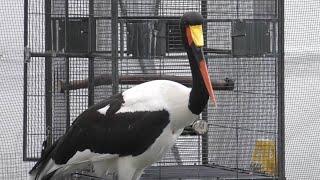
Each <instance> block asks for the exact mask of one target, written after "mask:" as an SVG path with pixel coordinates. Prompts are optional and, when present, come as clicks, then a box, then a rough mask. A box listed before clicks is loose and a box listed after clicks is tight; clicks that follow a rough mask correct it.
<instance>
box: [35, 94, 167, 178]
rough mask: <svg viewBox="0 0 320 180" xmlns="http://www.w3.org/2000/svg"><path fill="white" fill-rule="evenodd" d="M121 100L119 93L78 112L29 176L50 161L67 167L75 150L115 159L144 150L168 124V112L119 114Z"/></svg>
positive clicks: (122, 100) (124, 112)
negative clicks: (68, 127)
mask: <svg viewBox="0 0 320 180" xmlns="http://www.w3.org/2000/svg"><path fill="white" fill-rule="evenodd" d="M124 101H125V100H124V99H123V96H122V94H118V95H115V96H112V97H110V98H109V99H107V100H105V101H102V102H100V103H98V104H96V105H94V106H91V107H90V108H89V109H87V110H86V111H84V112H83V113H81V114H80V115H79V116H78V117H77V119H76V120H75V121H74V123H73V124H72V126H71V127H70V129H69V130H68V131H67V132H66V134H65V135H64V136H62V137H61V138H60V139H59V140H58V141H57V142H56V143H54V144H53V145H52V146H51V147H50V148H49V149H48V150H47V151H46V152H45V154H44V156H43V157H42V158H41V159H40V161H39V162H38V163H37V164H36V165H35V166H34V167H33V169H32V170H31V171H30V173H32V171H34V170H36V169H39V168H40V169H41V168H43V167H42V166H45V164H46V163H47V162H48V161H49V160H50V159H53V160H54V161H55V163H56V164H66V163H68V161H69V160H70V159H71V158H74V156H75V154H76V153H77V152H78V151H79V152H82V151H85V150H90V152H93V153H98V154H102V155H103V154H112V155H118V156H126V155H132V156H137V155H139V154H142V153H143V152H144V151H146V150H147V149H148V148H149V147H150V146H151V145H152V143H154V142H155V140H156V139H157V137H158V136H159V135H160V134H161V133H162V131H163V129H164V128H165V127H166V126H167V125H168V124H169V113H168V112H167V111H166V110H159V111H148V109H146V110H145V111H135V112H133V111H128V112H126V111H122V112H120V111H119V110H120V109H121V108H122V105H123V104H124ZM118 111H119V112H120V113H117V112H118ZM73 163H75V162H73Z"/></svg>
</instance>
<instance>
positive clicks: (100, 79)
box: [58, 74, 234, 93]
mask: <svg viewBox="0 0 320 180" xmlns="http://www.w3.org/2000/svg"><path fill="white" fill-rule="evenodd" d="M161 79H162V80H171V81H175V82H178V83H181V84H183V85H185V86H188V87H191V85H192V78H191V77H190V76H169V75H153V74H152V75H150V74H148V75H120V76H119V84H127V85H137V84H141V83H144V82H147V81H151V80H161ZM93 83H94V86H102V85H111V84H112V76H111V74H104V75H100V76H96V77H95V78H94V82H93ZM211 83H212V87H213V89H214V90H233V89H234V81H233V80H231V79H228V78H226V79H224V80H213V81H211ZM88 86H89V80H88V79H84V80H74V81H70V82H69V88H68V89H69V90H77V89H84V88H88ZM65 90H67V83H66V81H59V83H58V91H59V92H61V93H63V92H64V91H65Z"/></svg>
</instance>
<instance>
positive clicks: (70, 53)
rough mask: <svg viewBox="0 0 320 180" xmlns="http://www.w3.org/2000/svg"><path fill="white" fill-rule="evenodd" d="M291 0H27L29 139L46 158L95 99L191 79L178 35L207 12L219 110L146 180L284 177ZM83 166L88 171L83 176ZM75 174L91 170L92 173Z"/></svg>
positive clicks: (29, 150)
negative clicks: (191, 18) (191, 17)
mask: <svg viewBox="0 0 320 180" xmlns="http://www.w3.org/2000/svg"><path fill="white" fill-rule="evenodd" d="M282 8H283V1H281V0H280V1H277V0H173V1H172V0H119V1H110V0H25V66H24V82H25V84H24V141H23V142H24V144H23V149H24V151H23V157H24V160H26V161H33V160H37V159H39V157H40V156H41V150H42V148H43V147H48V146H50V145H51V144H52V143H53V142H54V141H55V140H57V139H58V138H59V137H60V136H61V135H63V134H64V132H65V131H66V130H67V129H68V128H69V127H70V124H71V123H72V121H73V120H74V119H75V118H76V117H77V115H79V114H80V113H81V112H82V111H83V110H85V109H86V108H88V106H90V105H92V104H94V103H95V102H99V101H101V100H102V99H103V98H106V97H108V96H111V95H112V94H116V93H118V92H121V91H124V90H126V89H128V88H130V87H132V86H134V85H136V84H140V83H142V82H145V81H149V80H153V79H170V80H174V81H178V82H181V83H183V84H185V85H191V79H190V75H191V72H190V68H189V64H188V60H187V57H186V53H185V52H184V51H183V48H182V46H181V42H180V37H179V33H180V30H179V26H178V23H179V19H180V17H181V15H182V14H183V13H184V12H186V11H197V12H200V13H201V14H202V15H203V17H204V18H205V24H204V32H205V56H206V59H207V61H208V63H207V64H208V68H209V72H210V73H211V78H212V79H214V88H215V89H216V94H217V101H218V108H214V107H213V106H212V105H211V104H210V103H209V104H208V106H207V108H206V109H205V111H204V112H203V113H202V114H201V116H200V117H199V118H200V119H202V120H205V121H207V122H208V124H209V131H208V133H207V134H205V135H197V134H196V133H194V132H193V131H192V130H190V128H186V129H185V131H184V133H183V135H182V136H181V137H180V138H179V139H178V140H177V142H176V145H175V146H174V147H173V148H172V150H171V152H168V153H167V155H166V156H165V157H164V158H163V159H162V160H161V161H160V162H157V163H156V164H155V165H154V166H152V167H150V168H149V169H147V170H146V171H145V173H144V175H143V176H142V179H174V178H181V179H184V178H199V179H200V178H202V179H205V178H208V179H212V178H220V179H278V178H280V179H281V178H283V177H284V146H283V144H284V133H283V129H284V124H283V122H284V117H283V110H284V107H283V40H282V38H283V9H282ZM79 172H80V173H79ZM79 172H77V173H75V174H76V175H72V176H73V177H74V179H77V178H79V177H82V176H83V177H85V176H87V175H88V174H90V171H88V172H87V171H81V170H79Z"/></svg>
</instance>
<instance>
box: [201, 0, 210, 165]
mask: <svg viewBox="0 0 320 180" xmlns="http://www.w3.org/2000/svg"><path fill="white" fill-rule="evenodd" d="M201 15H202V16H203V19H204V20H206V19H207V18H208V12H207V1H201ZM203 26H204V28H203V29H204V31H207V29H208V26H207V22H206V21H205V22H204V23H203ZM203 33H204V34H207V33H205V32H203ZM204 43H205V44H204V46H205V47H206V46H207V43H208V42H207V36H204ZM204 55H207V53H204ZM207 65H209V63H207ZM202 120H204V121H208V107H206V108H205V109H204V110H203V112H202ZM208 140H209V137H208V134H207V133H206V134H204V135H202V142H201V146H202V152H201V153H202V164H203V165H207V164H209V160H208V156H209V143H208Z"/></svg>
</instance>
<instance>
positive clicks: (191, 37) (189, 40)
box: [180, 12, 216, 106]
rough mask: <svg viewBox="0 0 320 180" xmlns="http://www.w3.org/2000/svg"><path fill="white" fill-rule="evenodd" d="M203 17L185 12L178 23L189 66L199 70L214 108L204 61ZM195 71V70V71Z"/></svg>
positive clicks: (211, 90)
mask: <svg viewBox="0 0 320 180" xmlns="http://www.w3.org/2000/svg"><path fill="white" fill-rule="evenodd" d="M202 24H203V17H202V16H201V15H200V14H199V13H197V12H186V13H184V14H183V16H182V18H181V21H180V30H181V38H182V43H183V45H184V47H185V49H186V51H187V53H188V57H189V61H190V65H191V66H194V68H197V69H199V71H200V73H201V76H202V79H203V81H204V83H205V86H206V89H207V92H208V94H209V95H210V97H211V99H212V100H213V103H214V105H215V106H216V101H215V97H214V94H213V89H212V85H211V80H210V76H209V73H208V69H207V65H206V62H205V59H204V54H203V46H204V38H203V31H202ZM196 71H197V70H196Z"/></svg>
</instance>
